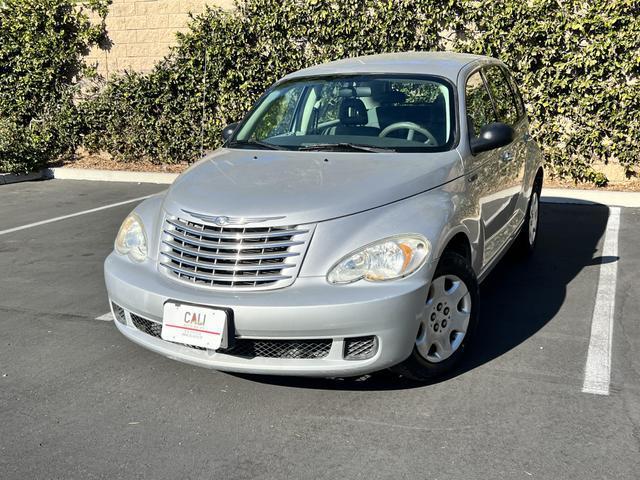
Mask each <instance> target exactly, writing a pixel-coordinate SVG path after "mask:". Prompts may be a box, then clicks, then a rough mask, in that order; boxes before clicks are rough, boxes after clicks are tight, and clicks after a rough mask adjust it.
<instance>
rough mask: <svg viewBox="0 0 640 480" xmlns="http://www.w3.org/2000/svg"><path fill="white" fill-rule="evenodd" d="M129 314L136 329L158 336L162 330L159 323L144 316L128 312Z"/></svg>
mask: <svg viewBox="0 0 640 480" xmlns="http://www.w3.org/2000/svg"><path fill="white" fill-rule="evenodd" d="M129 315H130V316H131V321H132V322H133V324H134V325H135V326H136V328H137V329H138V330H140V331H141V332H144V333H146V334H148V335H152V336H154V337H158V338H160V333H161V332H162V324H161V323H156V322H152V321H151V320H147V319H146V318H142V317H139V316H138V315H136V314H135V313H129Z"/></svg>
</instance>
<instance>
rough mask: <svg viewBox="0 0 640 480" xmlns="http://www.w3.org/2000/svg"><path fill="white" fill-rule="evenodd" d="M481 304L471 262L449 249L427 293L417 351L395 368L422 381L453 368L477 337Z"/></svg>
mask: <svg viewBox="0 0 640 480" xmlns="http://www.w3.org/2000/svg"><path fill="white" fill-rule="evenodd" d="M479 307H480V294H479V290H478V280H477V279H476V275H475V273H474V271H473V269H472V268H471V265H470V264H469V262H468V261H467V260H466V259H465V258H464V257H462V256H461V255H458V254H456V253H452V252H445V253H444V254H443V255H442V257H441V259H440V262H439V263H438V267H437V268H436V271H435V274H434V276H433V280H432V281H431V285H430V286H429V289H428V292H427V296H426V299H425V304H424V310H423V312H422V315H421V321H420V326H419V328H418V332H417V334H416V340H415V345H414V347H413V351H412V352H411V355H410V356H409V358H407V359H406V360H405V361H404V362H402V363H401V364H399V365H397V366H395V367H393V368H392V370H394V371H395V372H396V373H400V374H401V375H403V376H405V377H408V378H410V379H413V380H418V381H425V380H431V379H433V378H436V377H439V376H442V375H444V374H445V373H447V372H449V371H451V370H452V369H453V368H454V366H455V365H456V363H458V361H459V360H460V358H461V357H462V356H463V355H464V351H465V347H466V346H467V345H468V343H469V341H470V340H471V339H472V337H473V332H474V330H475V328H476V325H477V323H478V315H479Z"/></svg>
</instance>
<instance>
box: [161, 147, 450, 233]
mask: <svg viewBox="0 0 640 480" xmlns="http://www.w3.org/2000/svg"><path fill="white" fill-rule="evenodd" d="M460 175H462V164H461V160H460V156H459V155H458V153H457V152H456V151H455V150H452V151H449V152H442V153H365V152H363V153H359V152H297V151H280V150H278V151H275V150H274V151H270V150H269V151H263V150H260V151H256V150H239V149H225V148H223V149H219V150H217V151H215V152H214V153H212V154H211V155H209V156H207V157H205V158H204V159H202V160H200V161H199V162H197V163H196V164H195V165H193V166H192V167H190V168H189V169H188V170H187V171H185V172H184V173H183V174H182V175H180V177H178V179H176V181H175V182H174V184H173V185H172V186H171V188H170V189H169V191H168V193H167V196H166V198H165V209H166V210H167V212H169V213H170V214H173V215H180V214H182V212H181V211H182V210H186V211H188V212H196V213H197V214H203V215H214V216H227V217H245V218H246V217H285V218H286V219H283V218H278V219H274V220H272V221H266V222H263V223H261V225H264V226H267V225H276V224H279V225H283V224H286V225H300V224H305V223H315V222H320V221H323V220H328V219H331V218H336V217H342V216H345V215H350V214H354V213H358V212H362V211H364V210H369V209H372V208H375V207H379V206H382V205H386V204H388V203H391V202H395V201H397V200H401V199H403V198H407V197H410V196H412V195H415V194H418V193H421V192H424V191H426V190H430V189H432V188H435V187H437V186H439V185H442V184H443V183H446V182H448V181H450V180H453V179H454V178H457V177H459V176H460Z"/></svg>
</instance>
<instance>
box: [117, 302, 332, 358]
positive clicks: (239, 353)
mask: <svg viewBox="0 0 640 480" xmlns="http://www.w3.org/2000/svg"><path fill="white" fill-rule="evenodd" d="M129 315H130V316H131V321H132V322H133V324H134V325H135V327H136V328H137V329H138V330H140V331H141V332H144V333H146V334H147V335H151V336H153V337H157V338H161V336H160V334H161V332H162V324H161V323H157V322H154V321H151V320H147V319H146V318H143V317H140V316H138V315H136V314H135V313H130V314H129ZM331 343H332V340H331V339H320V340H254V339H244V338H238V339H236V340H235V344H234V345H233V347H231V348H228V349H224V350H222V349H221V350H219V352H220V353H224V354H225V355H233V356H236V357H246V358H255V357H265V358H296V359H304V358H323V357H326V356H327V355H328V354H329V350H331ZM178 345H182V346H184V347H189V348H193V349H195V350H207V349H206V348H202V347H196V346H193V345H184V344H181V343H180V344H178Z"/></svg>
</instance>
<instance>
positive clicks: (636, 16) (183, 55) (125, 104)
mask: <svg viewBox="0 0 640 480" xmlns="http://www.w3.org/2000/svg"><path fill="white" fill-rule="evenodd" d="M178 37H179V43H178V46H177V47H176V48H175V49H173V51H172V52H171V53H170V54H169V55H168V56H167V57H166V59H165V60H164V61H162V62H160V63H159V64H158V65H157V67H156V68H155V69H154V70H153V71H152V72H151V73H149V74H146V75H140V74H125V75H122V76H119V77H115V78H113V79H111V80H110V81H109V82H108V83H107V85H106V87H105V88H104V90H103V91H102V92H101V93H99V94H97V95H96V97H95V98H94V99H93V100H92V101H90V102H87V103H86V104H85V105H84V106H83V108H84V115H85V117H86V119H87V123H88V127H87V129H86V137H85V144H86V145H87V146H88V147H90V148H91V149H93V150H105V151H107V152H109V153H111V154H113V155H114V156H116V157H119V158H122V159H125V160H131V161H135V160H136V159H138V158H141V157H145V158H148V159H150V160H152V161H154V162H158V163H163V162H169V163H171V162H178V161H192V160H194V159H196V158H197V157H198V155H199V150H200V132H201V119H202V101H203V92H204V91H205V86H204V83H203V76H204V75H203V72H204V69H205V65H204V63H205V56H206V59H207V75H206V93H207V95H206V108H205V115H206V122H205V128H204V139H205V141H204V143H205V148H209V149H210V148H214V147H216V146H218V145H219V144H220V138H219V132H220V130H221V128H222V127H223V126H224V125H225V124H227V123H229V122H231V121H235V120H238V119H240V118H241V117H242V116H243V115H244V114H245V112H246V111H247V110H248V109H249V107H250V106H251V104H252V103H253V102H254V101H255V100H256V98H257V97H258V96H259V95H260V94H261V93H262V92H263V91H264V90H265V89H266V88H267V87H268V86H269V85H270V84H271V83H272V82H273V81H275V80H277V79H278V78H280V77H281V76H283V75H285V74H286V73H288V72H291V71H294V70H297V69H299V68H302V67H305V66H309V65H312V64H316V63H320V62H325V61H329V60H333V59H338V58H344V57H349V56H356V55H364V54H371V53H378V52H392V51H403V50H434V49H444V48H447V49H453V50H457V51H466V52H474V53H481V54H488V55H492V56H496V57H498V58H501V59H502V60H504V61H505V62H506V63H507V64H508V65H509V66H510V67H511V68H512V69H513V71H514V75H515V77H516V79H517V81H518V83H519V84H520V85H521V87H522V90H523V93H524V96H525V99H526V103H527V108H528V110H529V114H530V116H531V118H532V120H533V121H532V131H533V133H534V135H535V136H536V137H537V139H538V140H539V141H540V142H541V145H542V147H543V150H544V153H545V158H546V160H547V163H548V165H549V166H550V167H551V170H552V171H553V172H554V173H556V174H558V175H560V176H570V177H572V178H575V179H577V180H587V181H594V182H596V183H603V182H604V181H606V179H604V178H602V176H600V175H598V174H596V173H595V172H594V170H593V169H592V167H591V165H592V164H593V163H594V162H596V161H602V162H609V161H613V162H619V163H620V164H622V165H624V166H625V167H626V168H627V169H628V171H629V172H631V171H633V169H634V167H635V165H637V163H638V158H639V156H640V141H639V140H638V139H639V138H640V81H639V78H638V77H639V73H640V3H639V2H638V1H631V0H591V1H590V2H585V1H584V0H579V1H578V0H565V1H562V2H560V1H558V0H529V1H522V0H504V1H496V2H480V1H462V2H454V1H450V2H443V1H437V0H435V1H434V0H415V1H414V0H395V1H380V0H353V1H350V2H337V1H332V0H309V1H305V2H302V1H287V0H277V1H276V0H245V1H241V2H240V3H239V4H238V5H237V10H235V11H232V12H225V11H222V10H220V9H215V8H211V9H208V10H207V11H205V12H204V13H203V14H202V15H200V16H198V17H197V18H195V19H194V20H193V22H192V23H191V28H190V31H189V32H188V33H186V34H181V35H179V36H178ZM205 52H206V53H205Z"/></svg>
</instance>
